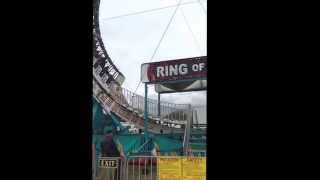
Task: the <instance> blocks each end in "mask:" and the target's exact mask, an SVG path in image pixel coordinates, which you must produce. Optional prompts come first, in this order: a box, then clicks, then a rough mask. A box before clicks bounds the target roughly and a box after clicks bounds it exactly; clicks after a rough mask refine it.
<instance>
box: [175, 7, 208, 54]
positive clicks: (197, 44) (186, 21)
mask: <svg viewBox="0 0 320 180" xmlns="http://www.w3.org/2000/svg"><path fill="white" fill-rule="evenodd" d="M180 11H181V14H182V16H183V19H184V22H185V23H186V25H187V26H188V29H189V31H190V33H191V35H192V38H193V40H194V41H195V43H196V46H197V48H198V50H199V52H200V53H201V55H203V54H204V53H203V51H202V50H201V48H200V44H199V41H198V40H197V39H196V37H195V35H194V33H193V31H192V29H191V27H190V24H189V22H188V20H187V18H186V16H185V14H184V12H183V9H182V8H180Z"/></svg>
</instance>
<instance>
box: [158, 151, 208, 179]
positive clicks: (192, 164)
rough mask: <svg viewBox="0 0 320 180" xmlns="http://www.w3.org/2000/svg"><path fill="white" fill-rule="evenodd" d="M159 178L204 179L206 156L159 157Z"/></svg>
mask: <svg viewBox="0 0 320 180" xmlns="http://www.w3.org/2000/svg"><path fill="white" fill-rule="evenodd" d="M158 175H159V176H158V177H159V180H205V179H206V157H172V156H171V157H170V156H169V157H164V156H162V157H159V158H158Z"/></svg>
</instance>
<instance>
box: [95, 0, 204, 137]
mask: <svg viewBox="0 0 320 180" xmlns="http://www.w3.org/2000/svg"><path fill="white" fill-rule="evenodd" d="M99 6H100V0H94V7H93V52H94V53H93V97H94V98H95V99H96V100H97V101H98V102H99V104H100V105H101V106H102V108H103V109H104V111H105V112H109V113H110V114H115V115H116V116H117V117H119V121H123V122H130V123H132V124H134V125H135V126H136V127H137V128H139V129H144V128H145V127H144V119H143V113H144V105H143V97H142V96H139V95H137V94H135V93H132V92H129V91H128V90H126V89H123V88H122V87H121V85H122V83H123V82H124V80H125V77H124V75H123V74H122V73H121V72H120V71H119V70H118V68H117V67H116V66H115V65H114V63H113V62H112V60H111V58H110V57H109V55H108V53H107V51H106V49H105V47H104V44H103V41H102V38H101V33H100V28H99ZM151 101H152V100H150V101H149V100H148V106H149V107H151V108H152V107H154V108H153V109H156V103H151ZM149 102H150V104H149ZM174 106H175V107H176V108H175V109H174V110H172V111H168V113H167V114H166V115H165V116H164V117H161V120H160V118H159V117H157V116H155V115H154V114H155V113H150V114H151V115H150V116H149V118H148V127H147V128H148V131H149V132H151V133H155V134H162V133H163V134H168V133H174V134H183V133H185V129H186V128H185V126H186V117H185V116H186V114H188V113H189V112H190V109H189V107H187V106H184V107H180V108H178V106H179V105H174ZM170 107H172V104H171V106H170ZM163 109H165V107H164V108H163ZM151 111H152V110H151ZM149 112H150V109H149ZM181 117H182V118H181ZM199 130H200V129H198V130H195V129H194V130H193V131H197V132H199ZM202 131H203V130H200V132H201V134H202V133H203V132H202ZM194 133H196V132H194Z"/></svg>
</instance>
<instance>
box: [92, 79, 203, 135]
mask: <svg viewBox="0 0 320 180" xmlns="http://www.w3.org/2000/svg"><path fill="white" fill-rule="evenodd" d="M99 86H100V85H98V83H97V82H94V84H93V87H94V88H93V91H94V95H95V97H97V98H98V96H100V95H99V94H101V92H103V90H102V87H99ZM104 93H107V94H109V95H108V96H110V97H112V99H110V98H109V100H111V101H110V102H107V101H101V102H104V103H103V105H104V106H107V107H108V108H109V109H110V107H111V105H112V102H113V101H115V102H116V104H114V105H113V108H112V110H113V111H114V110H116V111H117V112H116V113H117V114H118V115H120V117H121V118H124V119H125V120H126V121H128V120H129V121H134V122H135V121H137V122H139V123H140V125H141V126H143V122H142V121H143V119H144V97H143V96H140V95H138V94H135V93H133V92H131V91H129V90H126V89H124V88H121V87H119V86H109V87H108V88H107V89H106V90H105V92H104ZM107 94H106V95H107ZM103 99H105V97H104V98H103ZM203 107H204V106H203ZM105 108H106V107H105ZM108 108H107V109H108ZM197 108H198V109H199V107H197ZM205 108H206V107H205ZM198 109H194V108H193V107H191V106H190V105H188V104H173V103H167V102H161V104H160V115H161V116H160V117H159V116H158V115H159V114H158V101H157V100H153V99H148V110H149V111H148V115H149V122H150V125H151V127H150V128H152V126H153V125H152V124H159V125H160V126H164V127H168V128H182V129H184V128H185V124H186V121H187V118H188V116H187V114H188V113H189V112H190V111H195V110H196V111H198ZM130 111H131V112H130ZM205 111H206V109H205ZM135 114H136V115H135ZM194 114H196V116H197V118H196V119H201V118H202V117H201V116H200V113H194ZM202 114H206V112H205V113H202ZM136 116H137V117H138V119H139V118H141V120H139V121H138V119H137V118H136ZM139 116H140V117H139ZM205 118H206V117H205ZM193 119H195V117H194V118H193ZM199 121H200V120H199ZM201 121H203V120H201ZM205 121H206V120H205ZM193 123H195V122H193ZM195 124H196V123H195Z"/></svg>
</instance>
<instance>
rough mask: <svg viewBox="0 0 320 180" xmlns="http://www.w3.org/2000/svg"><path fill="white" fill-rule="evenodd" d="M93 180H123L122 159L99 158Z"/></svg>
mask: <svg viewBox="0 0 320 180" xmlns="http://www.w3.org/2000/svg"><path fill="white" fill-rule="evenodd" d="M97 164H98V167H96V168H94V169H96V171H97V172H96V176H95V177H96V178H95V180H123V179H124V178H123V175H124V174H123V172H122V171H123V170H124V169H125V168H124V159H123V158H121V157H100V158H99V159H98V163H97Z"/></svg>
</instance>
